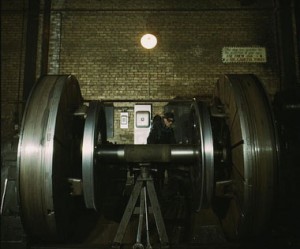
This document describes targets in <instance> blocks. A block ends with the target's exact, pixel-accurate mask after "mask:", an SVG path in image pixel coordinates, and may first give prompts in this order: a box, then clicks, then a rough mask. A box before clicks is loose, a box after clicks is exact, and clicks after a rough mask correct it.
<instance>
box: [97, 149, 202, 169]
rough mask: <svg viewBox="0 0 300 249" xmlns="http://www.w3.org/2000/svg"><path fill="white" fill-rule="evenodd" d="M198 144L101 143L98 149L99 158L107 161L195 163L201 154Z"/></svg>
mask: <svg viewBox="0 0 300 249" xmlns="http://www.w3.org/2000/svg"><path fill="white" fill-rule="evenodd" d="M199 150H200V148H199V146H197V145H177V144H174V145H170V144H138V145H132V144H128V145H101V146H99V147H98V148H97V149H96V155H97V158H98V159H99V160H101V161H105V162H115V163H120V162H133V163H146V162H148V163H151V162H156V163H158V162H161V163H183V164H190V163H195V162H196V160H197V158H198V157H199V156H200V152H199Z"/></svg>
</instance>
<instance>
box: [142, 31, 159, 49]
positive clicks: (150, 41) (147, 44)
mask: <svg viewBox="0 0 300 249" xmlns="http://www.w3.org/2000/svg"><path fill="white" fill-rule="evenodd" d="M141 44H142V46H143V47H144V48H146V49H152V48H154V47H155V46H156V44H157V38H156V37H155V35H152V34H145V35H143V37H142V38H141Z"/></svg>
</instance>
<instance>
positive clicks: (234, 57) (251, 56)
mask: <svg viewBox="0 0 300 249" xmlns="http://www.w3.org/2000/svg"><path fill="white" fill-rule="evenodd" d="M222 62H223V63H266V62H267V56H266V48H264V47H223V49H222Z"/></svg>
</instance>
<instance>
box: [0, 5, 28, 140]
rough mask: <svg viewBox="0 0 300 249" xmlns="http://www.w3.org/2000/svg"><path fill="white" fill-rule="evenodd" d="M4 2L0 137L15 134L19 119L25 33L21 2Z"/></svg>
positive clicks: (24, 18) (2, 12) (24, 19)
mask: <svg viewBox="0 0 300 249" xmlns="http://www.w3.org/2000/svg"><path fill="white" fill-rule="evenodd" d="M6 2H8V1H3V2H1V4H2V6H1V7H2V10H1V140H5V139H6V138H8V137H9V138H11V136H12V135H13V134H15V128H17V127H15V125H16V124H18V123H19V122H20V119H21V117H20V113H21V106H22V103H20V99H22V89H23V73H24V72H23V68H24V66H23V64H24V52H25V51H24V40H25V32H26V31H25V30H24V29H25V28H26V16H25V15H24V12H23V7H24V6H23V4H22V2H21V1H15V2H13V3H10V4H7V6H6V4H5V3H6ZM3 9H5V11H3Z"/></svg>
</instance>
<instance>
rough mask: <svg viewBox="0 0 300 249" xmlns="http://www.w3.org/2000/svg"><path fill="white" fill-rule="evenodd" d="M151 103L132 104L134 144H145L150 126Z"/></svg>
mask: <svg viewBox="0 0 300 249" xmlns="http://www.w3.org/2000/svg"><path fill="white" fill-rule="evenodd" d="M151 109H152V106H151V105H147V104H143V105H135V106H134V144H146V143H147V137H148V135H149V132H150V128H151Z"/></svg>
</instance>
